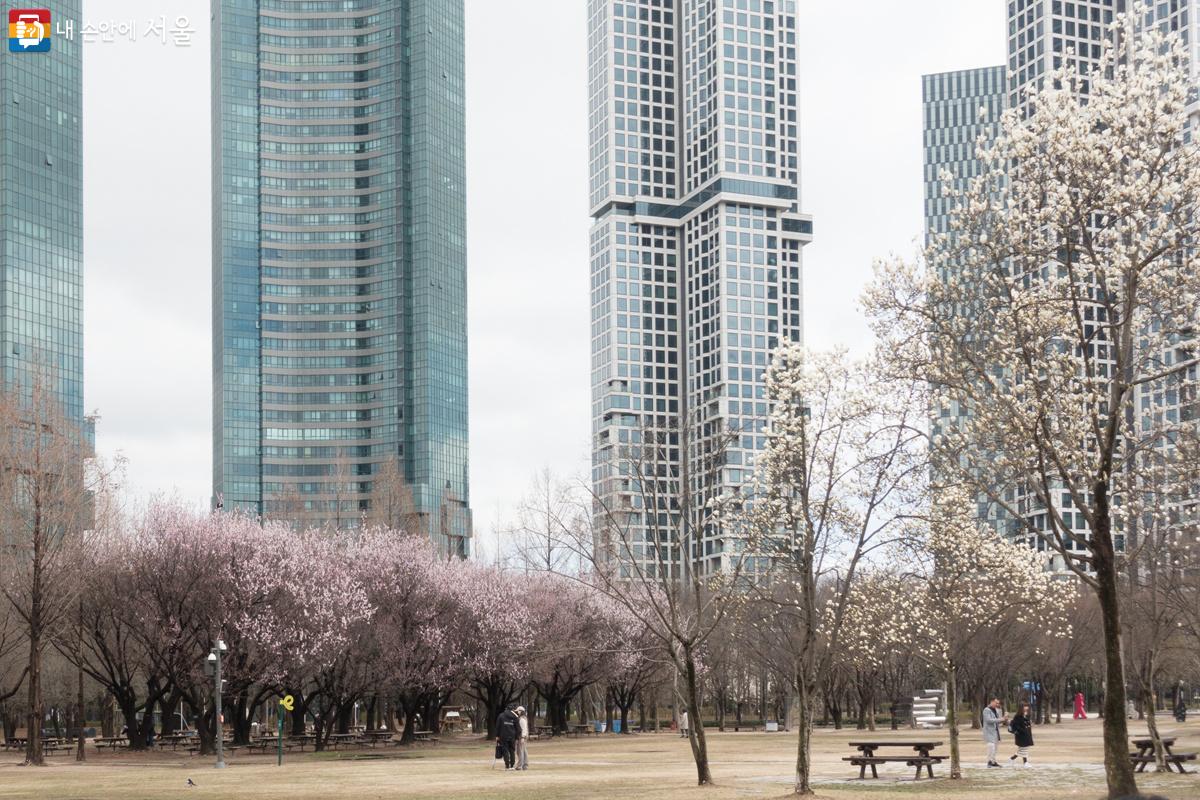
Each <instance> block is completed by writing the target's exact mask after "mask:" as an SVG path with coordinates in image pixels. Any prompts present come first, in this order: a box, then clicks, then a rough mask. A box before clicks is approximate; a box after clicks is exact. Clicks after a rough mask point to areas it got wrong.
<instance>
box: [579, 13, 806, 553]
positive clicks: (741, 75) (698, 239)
mask: <svg viewBox="0 0 1200 800" xmlns="http://www.w3.org/2000/svg"><path fill="white" fill-rule="evenodd" d="M796 26H797V18H796V4H795V2H794V0H681V1H678V0H589V2H588V61H589V74H588V81H589V87H588V94H589V134H590V135H589V139H590V151H589V159H590V190H589V191H590V194H589V205H590V207H591V216H592V228H591V250H590V252H591V306H592V314H591V322H592V328H591V335H592V336H591V340H592V436H593V448H592V483H593V490H594V493H595V497H596V507H597V510H598V511H600V512H601V514H609V515H610V516H609V518H610V519H612V518H613V517H615V516H617V515H619V516H620V517H621V518H622V520H623V521H622V523H621V524H622V527H623V533H622V538H625V539H627V546H628V548H629V550H630V551H631V552H627V553H625V554H624V557H625V558H629V559H633V560H636V561H638V562H641V563H643V564H645V565H646V568H648V569H653V568H655V562H656V560H657V561H667V562H669V563H670V564H672V565H674V564H677V565H679V568H681V569H683V568H693V569H695V570H696V571H697V572H701V573H713V572H717V571H721V570H724V569H726V568H728V566H729V565H730V563H731V560H732V559H733V558H736V554H737V552H738V543H737V542H736V541H735V540H736V537H735V536H732V535H730V534H731V532H730V531H727V530H725V531H723V530H720V528H719V526H707V527H706V528H705V529H704V530H703V531H698V532H697V533H696V534H695V536H694V538H691V540H690V541H687V542H679V541H677V538H678V537H677V536H674V535H673V534H672V533H671V531H673V530H678V529H679V528H680V526H679V525H678V521H677V518H678V515H679V513H680V508H681V504H682V500H681V496H680V495H681V494H682V492H683V491H685V490H686V492H687V494H688V496H689V498H690V499H689V501H688V503H687V504H688V505H691V506H692V507H693V508H703V507H704V505H705V503H707V502H708V500H710V499H712V498H714V497H716V496H718V495H721V494H722V493H725V492H726V491H731V490H734V489H736V488H737V487H740V486H742V485H743V484H745V483H746V482H747V481H748V480H749V478H750V475H751V473H752V471H753V464H754V457H755V455H756V453H758V452H759V451H760V450H761V449H762V448H763V446H764V444H765V437H764V434H763V426H764V424H765V421H766V418H767V401H766V397H765V380H764V372H765V370H766V367H767V363H768V360H769V358H770V355H771V352H772V350H773V349H774V348H776V347H777V346H778V345H779V344H780V343H781V342H783V341H785V340H791V341H800V339H801V335H802V310H801V297H802V294H801V286H802V275H801V249H802V248H803V246H804V244H805V243H807V242H809V241H811V239H812V220H811V217H809V216H807V215H805V214H802V213H800V200H799V176H800V164H799V122H798V114H799V104H798V99H797V98H798V94H797V76H796ZM649 437H656V439H657V441H659V442H661V453H660V454H659V455H660V456H661V458H659V457H658V456H656V459H657V460H658V461H659V463H657V464H655V465H654V471H655V475H654V477H649V476H647V475H645V474H642V475H641V476H640V477H639V476H637V475H634V474H633V472H634V471H635V470H634V469H633V467H632V465H631V463H630V458H631V457H630V454H631V453H637V452H638V451H639V449H640V450H641V452H642V453H645V452H646V448H647V447H648V446H649V444H648V438H649ZM655 446H656V447H657V445H655ZM717 451H719V455H718V454H717ZM633 457H634V458H636V457H637V456H636V455H635V456H633ZM714 462H719V463H714ZM625 522H628V526H627V529H628V530H627V531H625V530H624V529H625V527H626V526H625ZM601 524H602V525H603V524H604V523H603V522H602V523H601ZM601 535H603V534H601ZM664 551H669V555H668V556H667V557H665V558H659V559H656V554H659V553H662V552H664ZM671 569H672V570H674V567H671Z"/></svg>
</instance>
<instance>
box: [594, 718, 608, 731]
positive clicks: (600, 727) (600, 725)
mask: <svg viewBox="0 0 1200 800" xmlns="http://www.w3.org/2000/svg"><path fill="white" fill-rule="evenodd" d="M592 725H594V726H595V728H596V733H604V726H605V723H603V722H600V721H599V720H596V721H593V722H592Z"/></svg>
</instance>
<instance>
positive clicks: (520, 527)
mask: <svg viewBox="0 0 1200 800" xmlns="http://www.w3.org/2000/svg"><path fill="white" fill-rule="evenodd" d="M582 505H583V504H582V503H581V502H580V497H579V496H578V493H577V492H576V491H574V490H573V487H572V486H571V485H570V484H567V483H564V482H562V481H559V480H558V478H556V477H555V475H554V474H553V473H552V472H551V471H550V469H549V467H546V468H543V469H542V470H541V471H540V472H538V473H537V475H535V476H534V479H533V482H532V483H531V485H530V487H529V491H528V493H527V494H526V495H525V497H524V498H522V500H521V504H520V506H519V507H518V511H517V522H516V524H515V525H513V527H512V528H511V530H510V531H509V538H510V540H511V541H512V550H513V552H512V554H511V558H512V559H513V561H514V562H515V564H514V566H516V567H517V568H518V569H523V570H525V571H526V572H555V573H559V574H564V575H572V574H577V573H578V572H579V567H580V564H579V558H578V555H577V553H576V550H577V548H575V547H573V546H572V543H573V542H576V541H579V539H580V538H581V537H580V535H581V532H584V531H586V530H587V517H586V515H585V514H584V513H583V509H582Z"/></svg>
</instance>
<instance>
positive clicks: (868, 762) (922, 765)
mask: <svg viewBox="0 0 1200 800" xmlns="http://www.w3.org/2000/svg"><path fill="white" fill-rule="evenodd" d="M942 759H943V756H918V755H913V756H846V757H845V758H843V759H842V761H849V762H850V763H851V764H852V765H853V766H856V767H858V778H859V780H866V777H867V767H870V768H871V777H872V778H878V777H879V772H878V770H877V767H878V766H879V765H880V764H886V763H888V762H889V761H895V762H898V763H902V764H907V765H908V766H910V767H916V768H917V771H916V774H915V775H914V776H913V778H914V780H918V781H919V780H921V770H922V769H924V770H926V771H927V772H928V773H929V777H931V778H932V777H933V765H934V764H940V763H941V762H942Z"/></svg>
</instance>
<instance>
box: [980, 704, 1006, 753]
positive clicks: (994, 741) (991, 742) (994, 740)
mask: <svg viewBox="0 0 1200 800" xmlns="http://www.w3.org/2000/svg"><path fill="white" fill-rule="evenodd" d="M1007 721H1008V717H1006V716H1004V708H1003V707H1002V706H1001V705H1000V698H998V697H994V698H992V702H990V703H988V704H987V706H986V707H985V708H984V709H983V741H984V742H985V743H986V744H987V765H988V766H989V767H999V766H1000V762H998V761H996V751H997V750H998V749H999V748H1000V726H1001V725H1003V724H1004V723H1005V722H1007Z"/></svg>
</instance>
